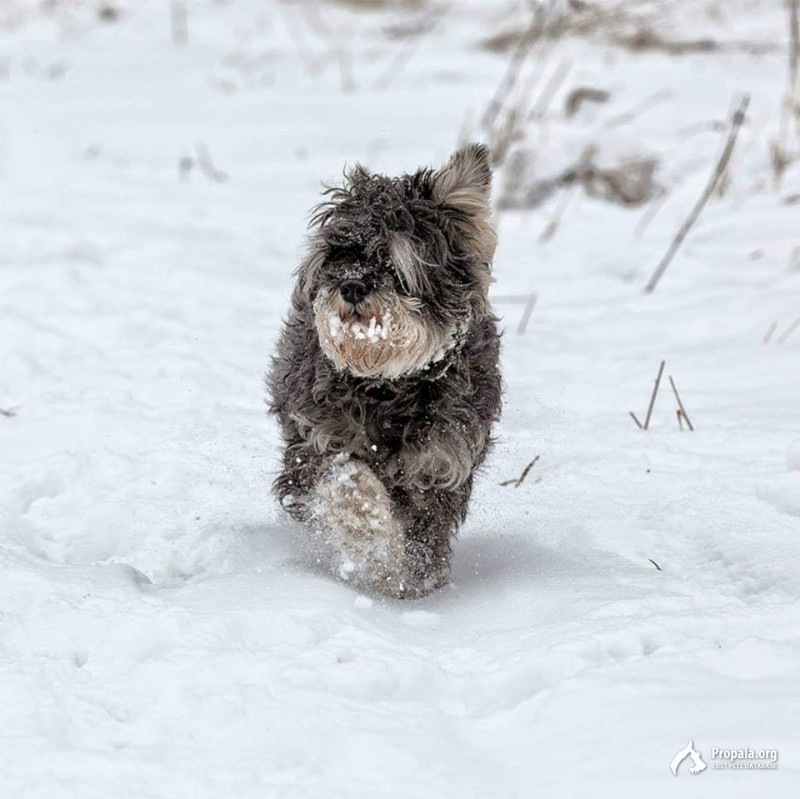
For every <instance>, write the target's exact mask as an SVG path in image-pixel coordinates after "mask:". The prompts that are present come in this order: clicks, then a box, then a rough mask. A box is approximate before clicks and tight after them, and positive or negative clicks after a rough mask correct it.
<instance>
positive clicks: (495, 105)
mask: <svg viewBox="0 0 800 799" xmlns="http://www.w3.org/2000/svg"><path fill="white" fill-rule="evenodd" d="M553 5H554V4H553V3H552V2H551V3H550V6H549V7H548V8H546V9H545V8H542V7H541V6H539V5H537V6H536V8H535V9H534V12H533V16H532V17H531V21H530V24H529V25H528V27H527V28H526V30H525V32H524V33H523V34H522V36H521V37H520V38H519V41H518V42H517V46H516V47H515V48H514V52H513V53H512V54H511V58H510V59H509V60H508V66H507V67H506V71H505V74H504V75H503V79H502V80H501V81H500V84H499V85H498V87H497V89H496V90H495V93H494V95H493V97H492V99H491V100H490V101H489V105H487V106H486V110H485V111H484V112H483V116H482V117H481V126H482V127H483V128H485V129H487V130H491V129H492V127H493V126H494V123H495V120H496V119H497V117H498V116H499V114H500V112H501V111H502V109H503V106H504V105H505V102H506V98H507V97H508V96H509V95H510V94H511V92H512V91H513V89H514V87H515V86H516V84H517V81H518V80H519V75H520V72H521V70H522V66H523V64H524V63H525V60H526V59H527V57H528V54H529V53H530V50H531V47H532V46H533V44H534V43H535V42H536V40H537V39H539V37H540V36H541V35H542V33H543V32H544V28H545V23H546V22H547V18H548V16H549V15H550V12H551V10H552V8H553Z"/></svg>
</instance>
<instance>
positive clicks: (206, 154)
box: [195, 141, 229, 183]
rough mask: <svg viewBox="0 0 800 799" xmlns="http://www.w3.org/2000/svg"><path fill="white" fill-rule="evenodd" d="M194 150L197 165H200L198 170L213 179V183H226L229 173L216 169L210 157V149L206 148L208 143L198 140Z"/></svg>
mask: <svg viewBox="0 0 800 799" xmlns="http://www.w3.org/2000/svg"><path fill="white" fill-rule="evenodd" d="M195 150H196V152H197V165H198V166H199V167H200V171H201V172H202V173H203V174H204V175H205V176H206V177H207V178H208V179H209V180H212V181H214V183H227V182H228V178H229V175H228V173H227V172H224V171H223V170H221V169H217V167H216V166H215V165H214V161H213V159H212V158H211V150H209V149H208V145H207V144H206V143H205V142H203V141H201V142H198V143H197V144H196V145H195Z"/></svg>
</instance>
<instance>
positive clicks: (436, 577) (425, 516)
mask: <svg viewBox="0 0 800 799" xmlns="http://www.w3.org/2000/svg"><path fill="white" fill-rule="evenodd" d="M471 488H472V479H471V478H470V479H468V480H467V481H465V482H464V483H463V484H462V485H460V486H459V487H457V488H455V489H452V490H449V491H448V490H443V489H428V490H419V489H417V490H412V491H410V492H408V493H407V494H406V497H407V499H406V501H405V502H404V503H403V504H404V505H407V506H409V509H408V522H407V528H406V595H407V596H409V597H411V596H417V597H419V596H425V595H426V594H430V593H431V592H432V591H435V590H436V589H437V588H440V587H441V586H443V585H446V584H447V582H448V580H449V579H450V555H451V542H452V540H453V539H454V538H455V534H456V531H457V529H458V525H459V523H460V522H461V521H462V520H463V518H464V515H465V513H466V508H467V503H468V501H469V495H470V491H471Z"/></svg>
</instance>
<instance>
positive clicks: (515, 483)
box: [500, 455, 542, 488]
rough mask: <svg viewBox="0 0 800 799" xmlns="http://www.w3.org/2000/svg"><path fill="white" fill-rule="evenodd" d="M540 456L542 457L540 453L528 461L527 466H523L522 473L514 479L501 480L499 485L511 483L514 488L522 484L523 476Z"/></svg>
mask: <svg viewBox="0 0 800 799" xmlns="http://www.w3.org/2000/svg"><path fill="white" fill-rule="evenodd" d="M541 457H542V456H541V455H537V456H536V457H535V458H534V459H533V460H532V461H531V462H530V463H529V464H528V465H527V466H526V467H525V468H524V469H523V470H522V474H521V475H520V476H519V477H517V478H514V479H512V480H503V482H502V483H500V485H501V486H510V485H513V486H514V488H519V487H520V486H521V485H522V483H523V482H524V480H525V478H526V477H527V476H528V472H530V470H531V469H533V467H534V466H535V465H536V464H537V463H538V461H539V458H541Z"/></svg>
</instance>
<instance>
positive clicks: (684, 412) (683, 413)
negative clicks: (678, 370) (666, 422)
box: [669, 375, 694, 432]
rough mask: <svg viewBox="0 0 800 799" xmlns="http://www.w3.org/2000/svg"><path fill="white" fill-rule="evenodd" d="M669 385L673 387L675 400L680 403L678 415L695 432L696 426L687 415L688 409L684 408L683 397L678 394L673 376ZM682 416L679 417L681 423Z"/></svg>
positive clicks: (670, 377)
mask: <svg viewBox="0 0 800 799" xmlns="http://www.w3.org/2000/svg"><path fill="white" fill-rule="evenodd" d="M669 384H670V385H671V386H672V393H673V394H674V395H675V399H676V400H677V402H678V413H679V414H680V416H682V417H683V419H684V421H685V422H686V424H687V425H688V426H689V430H691V431H692V432H694V425H693V424H692V420H691V419H690V418H689V414H688V413H686V408H684V407H683V403H682V402H681V396H680V394H678V387H677V386H676V385H675V381H674V380H673V379H672V375H670V376H669ZM680 416H679V417H678V421H679V422H680ZM681 429H682V428H681Z"/></svg>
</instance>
